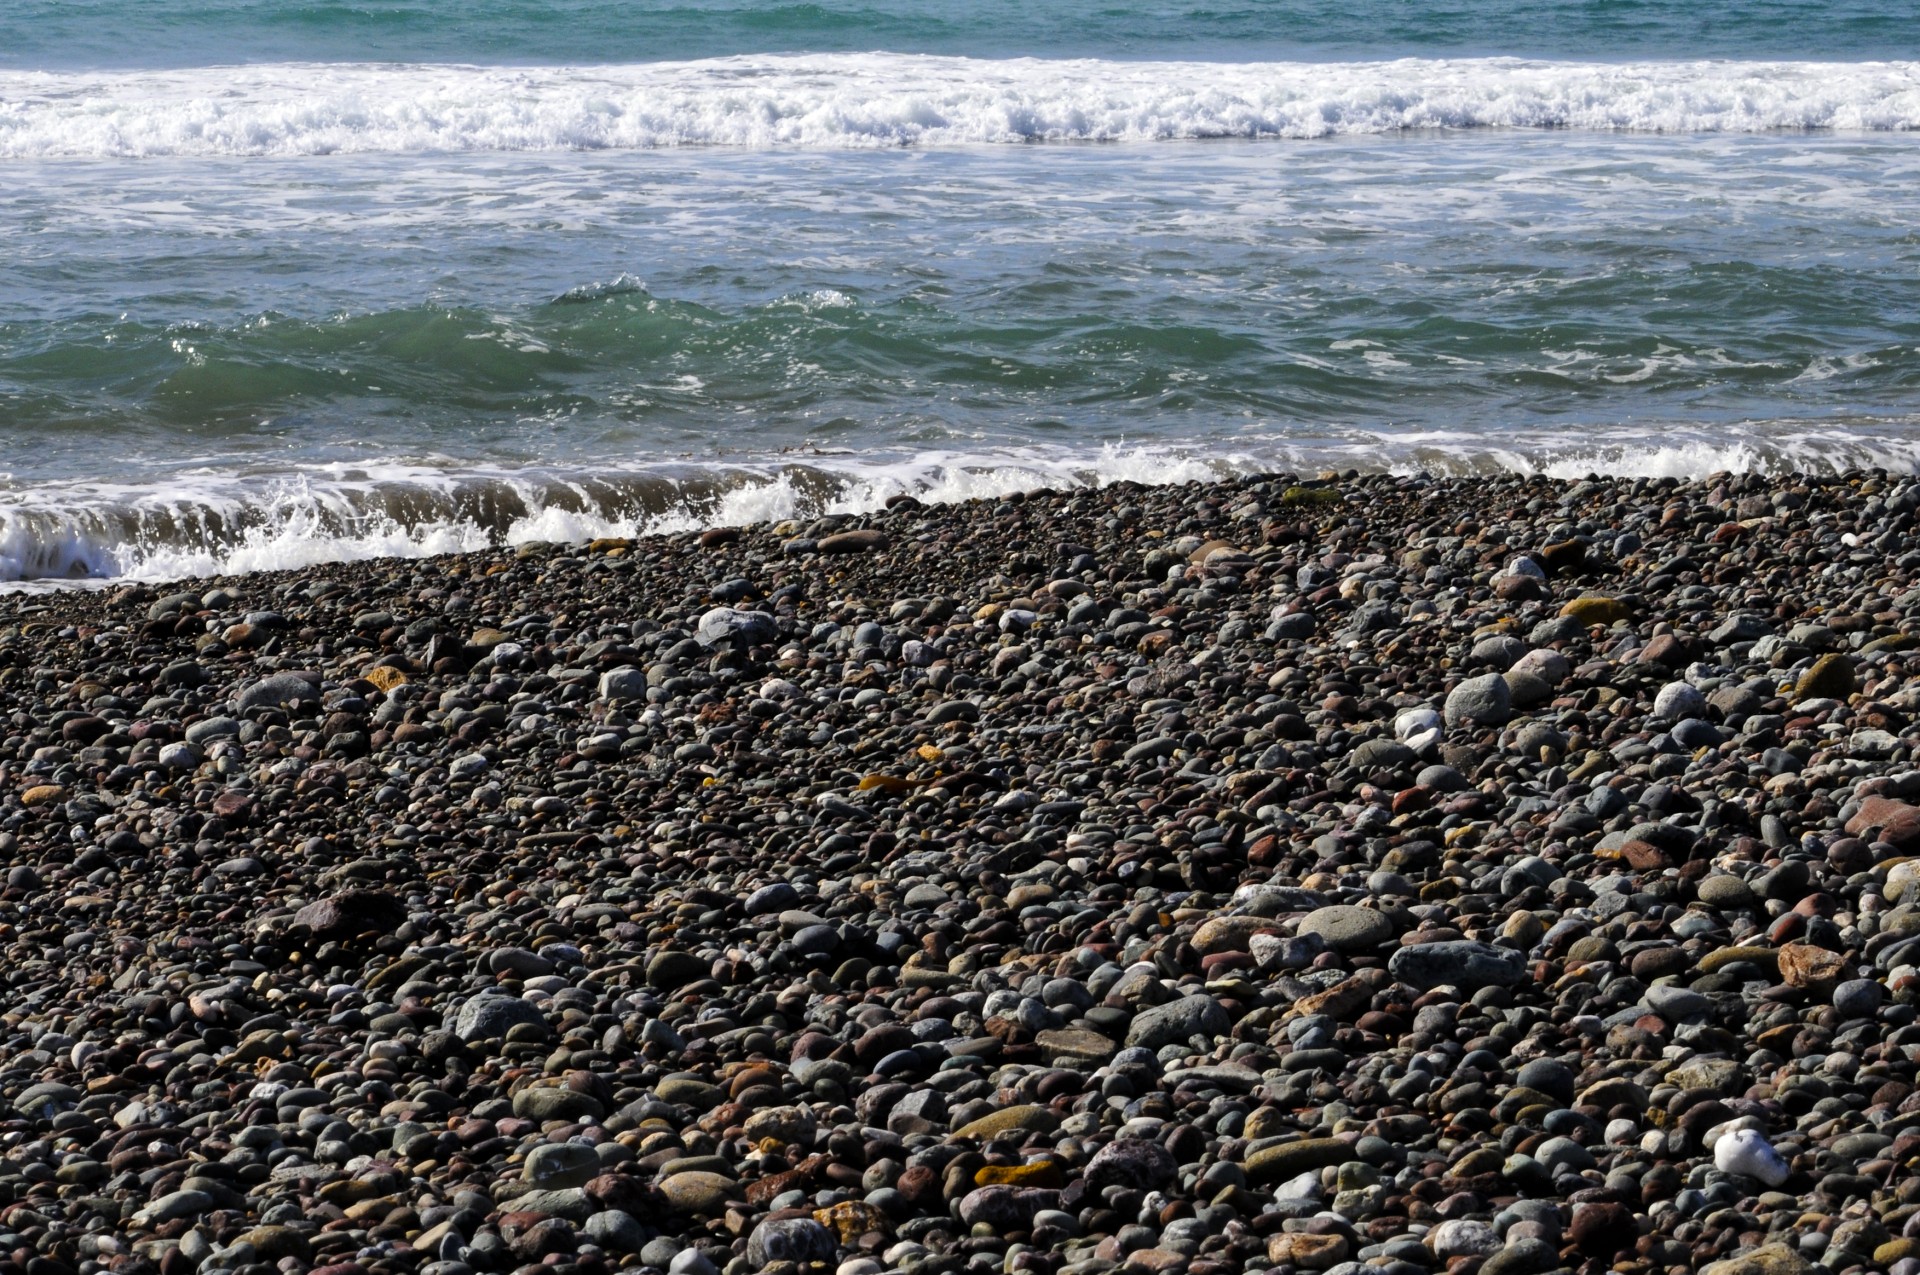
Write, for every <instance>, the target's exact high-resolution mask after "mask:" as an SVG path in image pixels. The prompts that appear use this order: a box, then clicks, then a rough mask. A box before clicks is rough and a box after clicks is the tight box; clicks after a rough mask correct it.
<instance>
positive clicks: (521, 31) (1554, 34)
mask: <svg viewBox="0 0 1920 1275" xmlns="http://www.w3.org/2000/svg"><path fill="white" fill-rule="evenodd" d="M1913 17H1914V15H1913V12H1912V10H1911V8H1910V7H1906V6H1902V5H1899V4H1897V3H1890V2H1888V0H1835V2H1834V3H1817V2H1815V0H1787V2H1786V3H1775V4H1768V5H1764V6H1762V5H1757V4H1754V3H1751V0H1746V2H1735V3H1728V2H1727V0H1706V2H1703V3H1681V2H1678V0H1507V2H1506V3H1467V2H1465V0H1447V2H1442V3H1427V2H1417V0H1371V3H1368V2H1364V0H1363V2H1361V3H1355V4H1351V5H1327V4H1324V3H1318V2H1316V0H1273V2H1268V3H1249V2H1243V3H1238V4H1234V3H1226V4H1121V3H1113V2H1112V0H1058V2H1056V3H1050V4H1031V3H1027V2H1026V0H945V2H943V3H927V2H926V0H878V2H868V3H846V2H845V0H833V2H829V3H820V4H773V3H742V2H741V0H708V2H707V3H658V2H653V3H647V2H645V0H548V2H546V3H527V2H526V0H460V2H458V3H455V2H454V0H367V2H364V3H304V4H303V3H286V2H283V0H184V2H183V3H172V2H171V0H170V2H169V3H166V4H158V3H145V2H140V0H14V3H12V4H10V5H8V6H7V11H6V12H5V13H3V14H0V66H17V67H26V68H48V67H158V66H171V67H185V66H205V65H220V64H228V63H235V62H363V61H399V62H473V63H573V64H578V63H608V62H645V61H655V60H666V59H693V58H714V57H724V56H727V55H730V54H742V53H784V52H807V53H818V52H866V51H871V50H887V51H889V52H895V53H933V54H953V55H960V56H966V57H977V58H1009V57H1044V58H1069V57H1074V58H1205V59H1217V60H1225V61H1234V62H1246V61H1263V60H1274V59H1303V58H1381V57H1435V56H1473V55H1511V56H1520V57H1539V58H1572V59H1596V60H1601V61H1609V60H1618V59H1623V58H1661V59H1665V58H1782V59H1801V58H1807V59H1827V58H1838V59H1843V60H1851V59H1857V58H1864V57H1873V58H1911V57H1914V56H1915V55H1916V53H1920V30H1916V23H1915V22H1914V21H1913Z"/></svg>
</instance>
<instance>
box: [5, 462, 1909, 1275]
mask: <svg viewBox="0 0 1920 1275" xmlns="http://www.w3.org/2000/svg"><path fill="white" fill-rule="evenodd" d="M1916 510H1920V481H1916V480H1915V479H1913V478H1911V477H1902V476H1896V475H1888V474H1885V473H1881V472H1877V471H1863V472H1855V473H1851V474H1844V475H1836V476H1824V475H1823V476H1769V475H1762V474H1735V475H1725V476H1716V477H1715V478H1710V479H1707V480H1704V481H1698V482H1686V481H1681V480H1677V479H1620V480H1605V479H1601V480H1586V481H1560V480H1552V479H1546V478H1522V477H1518V476H1499V475H1495V476H1484V477H1475V478H1471V479H1434V478H1425V477H1404V476H1392V475H1365V476H1362V475H1354V474H1348V475H1344V476H1341V477H1337V478H1336V477H1325V476H1323V477H1321V478H1315V479H1297V478H1292V477H1273V476H1253V477H1246V478H1236V479H1230V480H1225V481H1220V482H1213V483H1189V484H1183V485H1179V486H1161V487H1151V486H1144V485H1139V484H1133V483H1116V484H1112V485H1109V486H1105V487H1100V488H1082V489H1074V490H1067V491H1059V492H1030V493H1025V494H1018V495H1007V496H1002V497H998V498H994V499H989V500H985V501H974V502H967V503H962V504H951V505H937V506H934V505H921V504H920V503H919V502H917V501H915V500H912V499H911V498H908V499H897V500H895V501H893V502H891V503H890V504H889V506H888V507H887V508H886V509H885V510H883V511H880V512H877V513H873V514H865V515H857V516H847V517H843V518H822V519H807V520H802V521H800V522H796V523H787V524H761V525H758V526H754V527H749V528H715V529H708V530H705V531H699V532H685V533H677V534H670V535H665V536H653V537H644V538H641V539H638V540H632V541H599V542H593V543H591V544H568V545H555V544H541V545H524V546H520V547H518V548H508V549H500V550H487V551H480V552H476V553H468V554H459V555H453V556H449V557H442V558H385V559H371V560H363V561H357V562H341V563H329V564H322V565H318V566H312V567H307V568H302V569H299V570H294V571H270V572H260V573H255V574H250V575H245V576H236V577H224V578H211V579H193V580H187V581H182V582H179V583H177V584H175V585H167V586H153V585H146V584H127V585H118V586H112V587H109V588H105V589H88V590H82V591H71V592H47V593H16V594H8V595H4V596H0V707H4V708H5V710H6V711H7V714H8V716H9V717H10V718H11V721H12V726H11V730H10V732H9V734H10V735H11V737H10V738H7V739H5V740H4V742H0V776H4V779H5V782H4V783H0V857H4V858H5V859H6V860H7V862H8V866H7V877H6V888H5V891H4V893H0V939H4V940H5V941H6V942H7V943H8V944H9V950H8V955H7V967H8V970H9V979H10V983H11V987H12V990H13V998H12V1002H11V1004H10V1006H9V1007H8V1010H7V1012H6V1013H5V1015H4V1021H5V1022H6V1023H7V1025H8V1028H9V1032H8V1034H7V1035H6V1037H5V1038H4V1043H0V1097H4V1099H5V1102H6V1105H7V1106H8V1108H9V1109H10V1111H11V1113H12V1116H13V1119H12V1120H11V1122H10V1123H8V1124H7V1125H5V1126H0V1132H11V1133H16V1134H18V1135H19V1137H18V1138H17V1139H16V1140H15V1141H14V1143H13V1144H12V1150H10V1151H9V1153H8V1155H7V1156H6V1158H5V1159H4V1160H0V1203H4V1202H6V1201H9V1200H10V1201H12V1202H13V1204H14V1205H15V1207H14V1208H13V1209H12V1210H11V1211H10V1212H0V1266H5V1264H6V1263H8V1262H11V1264H12V1265H13V1266H16V1267H19V1268H20V1270H21V1272H23V1275H95V1273H96V1272H99V1271H113V1272H115V1275H147V1273H148V1272H157V1275H187V1273H188V1272H197V1273H198V1275H223V1273H224V1275H273V1273H274V1272H276V1271H278V1272H286V1273H287V1275H300V1273H301V1272H308V1271H314V1270H325V1271H326V1272H327V1275H398V1273H399V1272H420V1273H421V1275H484V1273H488V1272H493V1273H498V1275H506V1273H507V1272H514V1271H524V1272H525V1275H535V1272H536V1271H541V1272H545V1271H546V1268H548V1267H552V1268H554V1269H553V1271H552V1272H551V1273H550V1275H606V1273H607V1272H611V1271H612V1270H615V1269H636V1270H656V1269H657V1270H668V1271H670V1272H672V1275H721V1273H724V1275H748V1273H749V1272H757V1271H762V1270H765V1271H770V1272H774V1273H775V1275H798V1272H799V1271H801V1270H803V1269H808V1268H809V1265H810V1264H812V1266H813V1268H814V1269H819V1270H834V1271H837V1272H838V1275H879V1272H881V1271H904V1272H921V1273H923V1275H946V1273H951V1272H960V1271H967V1272H970V1273H977V1275H986V1273H987V1272H989V1271H991V1272H996V1273H997V1272H1003V1271H1004V1272H1007V1273H1008V1275H1012V1273H1013V1272H1034V1273H1035V1275H1104V1273H1105V1272H1108V1271H1125V1272H1127V1273H1128V1275H1147V1273H1149V1272H1157V1271H1163V1270H1173V1269H1185V1270H1189V1271H1192V1272H1194V1273H1195V1275H1225V1273H1226V1272H1237V1271H1242V1270H1271V1269H1276V1268H1277V1269H1281V1270H1286V1271H1293V1270H1329V1269H1331V1270H1335V1271H1341V1272H1346V1273H1347V1275H1359V1273H1360V1272H1361V1271H1363V1270H1369V1268H1377V1269H1379V1270H1381V1271H1390V1272H1392V1275H1417V1273H1418V1272H1425V1271H1441V1270H1445V1271H1447V1272H1448V1273H1449V1275H1475V1273H1476V1272H1479V1271H1484V1272H1486V1275H1534V1273H1536V1272H1546V1271H1550V1270H1557V1269H1563V1268H1564V1269H1570V1270H1579V1271H1582V1272H1590V1273H1591V1275H1599V1272H1602V1271H1607V1270H1618V1271H1625V1272H1647V1273H1649V1275H1651V1273H1652V1272H1656V1271H1665V1272H1674V1271H1692V1270H1699V1269H1702V1268H1705V1269H1707V1270H1709V1271H1714V1272H1716V1275H1748V1273H1749V1272H1759V1271H1762V1270H1764V1271H1767V1272H1769V1273H1771V1272H1774V1271H1800V1270H1803V1269H1807V1267H1806V1265H1805V1264H1806V1263H1808V1262H1810V1261H1816V1260H1817V1261H1818V1262H1819V1263H1820V1265H1819V1267H1818V1268H1817V1269H1822V1270H1827V1271H1832V1272H1835V1273H1836V1275H1838V1273H1839V1272H1842V1271H1846V1270H1849V1269H1854V1268H1859V1269H1863V1270H1864V1269H1872V1270H1883V1271H1889V1272H1890V1273H1891V1275H1914V1272H1916V1271H1920V1240H1914V1239H1909V1238H1905V1236H1906V1234H1907V1232H1908V1231H1909V1230H1910V1229H1911V1230H1912V1231H1914V1232H1915V1233H1920V1200H1916V1199H1915V1198H1914V1197H1913V1193H1912V1192H1911V1191H1908V1190H1905V1189H1904V1188H1902V1187H1900V1186H1898V1185H1897V1184H1898V1183H1900V1182H1902V1181H1904V1180H1905V1178H1904V1177H1903V1176H1902V1171H1903V1170H1905V1169H1907V1168H1909V1167H1910V1165H1911V1162H1912V1159H1913V1157H1914V1155H1915V1153H1916V1152H1920V1136H1917V1135H1920V1109H1914V1108H1916V1107H1917V1104H1915V1103H1914V1102H1912V1101H1910V1099H1912V1098H1913V1095H1914V1084H1915V1079H1914V1074H1915V1066H1914V1062H1913V1061H1912V1059H1911V1057H1910V1052H1911V1047H1912V1046H1913V1045H1914V1044H1915V1043H1920V1028H1916V1014H1915V1009H1914V1006H1915V1003H1916V991H1920V971H1916V969H1915V965H1916V963H1920V938H1916V936H1920V920H1916V919H1915V917H1920V913H1917V912H1915V911H1914V899H1913V898H1911V897H1909V893H1908V891H1909V890H1910V881H1911V880H1912V877H1911V876H1910V875H1909V874H1908V872H1907V871H1906V870H1905V869H1904V867H1903V864H1904V863H1905V862H1906V856H1907V855H1909V854H1913V853H1920V805H1915V804H1909V802H1920V774H1916V772H1915V769H1914V742H1913V735H1912V732H1911V730H1910V727H1909V722H1910V721H1911V720H1913V719H1914V718H1915V717H1916V714H1920V654H1916V653H1915V652H1916V651H1920V587H1917V586H1920V581H1916V578H1915V577H1916V570H1917V569H1920V551H1916V545H1917V543H1920V542H1917V540H1916V535H1915V518H1914V514H1915V511H1916ZM1176 573H1177V574H1176ZM830 626H837V627H830ZM61 1210H65V1211H64V1213H62V1212H61ZM1809 1214H1814V1215H1817V1216H1818V1217H1819V1218H1820V1219H1822V1221H1821V1222H1820V1223H1818V1224H1814V1223H1809V1222H1808V1221H1807V1220H1806V1219H1807V1215H1809ZM56 1216H58V1217H59V1218H61V1219H63V1220H59V1221H56V1220H55V1218H56ZM35 1219H39V1220H35ZM35 1232H37V1234H36V1233H35ZM1809 1234H1817V1235H1819V1236H1821V1237H1822V1239H1821V1240H1819V1241H1812V1242H1810V1241H1809V1240H1808V1239H1806V1238H1804V1237H1805V1236H1807V1235H1809ZM8 1235H11V1236H12V1239H13V1243H12V1244H11V1245H9V1244H8V1243H7V1242H6V1241H7V1237H8ZM23 1249H24V1250H25V1255H24V1256H23V1255H22V1250H23ZM7 1252H11V1253H12V1254H13V1256H12V1257H11V1258H8V1257H6V1256H4V1255H5V1254H6V1253H7ZM33 1262H37V1263H39V1265H38V1266H34V1265H31V1263H33ZM1715 1262H1727V1263H1729V1264H1727V1265H1723V1266H1720V1267H1717V1268H1716V1267H1714V1266H1713V1265H1711V1264H1712V1263H1715ZM1362 1264H1365V1265H1362ZM0 1275H4V1273H3V1272H0ZM1369 1275H1370V1272H1369Z"/></svg>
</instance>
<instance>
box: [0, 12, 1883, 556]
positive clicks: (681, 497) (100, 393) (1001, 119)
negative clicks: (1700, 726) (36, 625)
mask: <svg viewBox="0 0 1920 1275" xmlns="http://www.w3.org/2000/svg"><path fill="white" fill-rule="evenodd" d="M1917 128H1920V22H1915V21H1914V13H1913V10H1912V7H1911V4H1910V3H1900V2H1898V0H1818V2H1814V0H1779V2H1776V3H1771V4H1766V5H1760V4H1754V3H1740V2H1737V0H1471V2H1468V0H1350V3H1347V4H1344V5H1327V4H1324V3H1308V2H1307V0H1204V2H1199V3H1196V2H1193V0H1174V2H1160V0H1044V2H1042V3H1035V2H1034V0H964V2H963V0H818V2H816V3H798V4H793V3H775V2H772V0H164V2H161V0H9V2H8V3H7V4H6V5H5V6H0V580H4V581H7V582H11V583H12V584H13V585H14V586H15V587H18V586H19V585H21V584H26V585H35V584H38V585H41V586H44V585H45V584H47V583H48V582H61V583H70V582H75V581H96V582H97V581H109V580H116V579H124V578H127V577H141V578H172V577H180V576H191V575H204V574H213V573H226V572H239V571H250V570H257V569H267V568H291V567H301V566H305V565H310V564H313V563H318V562H324V561H332V560H343V559H355V558H368V557H378V556H409V555H413V556H417V555H424V554H431V553H439V552H448V551H457V550H467V549H475V548H481V547H486V546H497V545H512V544H517V543H523V542H528V541H537V540H557V539H569V538H581V537H589V536H605V535H627V534H634V533H638V532H644V531H647V530H653V529H673V528H679V527H686V526H694V525H712V524H723V523H742V522H747V521H751V520H757V519H767V518H783V517H809V516H813V515H815V514H817V513H819V512H846V511H859V510H862V509H868V508H873V507H876V506H878V505H881V504H882V503H884V502H885V501H886V500H888V499H889V498H891V497H893V496H896V495H898V494H901V493H908V494H912V495H915V496H917V497H919V498H920V499H922V500H925V501H930V502H931V501H944V500H957V499H964V498H969V497H977V496H989V497H990V496H995V495H999V494H1005V493H1009V492H1013V491H1018V490H1030V489H1036V488H1043V487H1047V488H1064V487H1071V486H1075V485H1096V486H1097V485H1100V484H1106V483H1111V482H1115V481H1120V480H1134V481H1146V482H1169V481H1183V480H1188V479H1204V478H1207V477H1211V476H1220V475H1229V474H1234V473H1242V472H1248V471H1256V470H1257V471H1274V470H1294V471H1303V472H1306V471H1319V470H1323V469H1335V470H1344V469H1349V468H1353V469H1363V470H1381V469H1386V470H1394V471H1415V470H1426V471H1432V472H1437V473H1447V474H1471V473H1480V472H1496V471H1517V472H1522V473H1538V474H1547V475H1557V476H1576V475H1582V474H1587V473H1603V474H1636V475H1640V474H1644V475H1702V474H1706V473H1710V472H1713V471H1716V470H1726V469H1735V470H1766V471H1807V472H1820V471H1831V470H1835V469H1839V468H1846V467H1855V466H1882V467H1886V468H1890V469H1898V470H1912V469H1914V468H1915V467H1916V463H1917V462H1920V132H1916V129H1917Z"/></svg>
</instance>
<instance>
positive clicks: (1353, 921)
mask: <svg viewBox="0 0 1920 1275" xmlns="http://www.w3.org/2000/svg"><path fill="white" fill-rule="evenodd" d="M1297 932H1298V933H1300V934H1317V935H1319V936H1320V937H1321V938H1322V939H1324V940H1326V944H1327V946H1328V947H1330V948H1332V949H1333V950H1334V951H1336V952H1370V951H1372V950H1373V949H1375V948H1377V947H1379V946H1380V945H1381V944H1383V943H1385V942H1387V941H1388V940H1389V939H1391V938H1392V937H1393V922H1391V921H1389V920H1388V919H1387V918H1386V917H1385V916H1382V915H1381V914H1380V913H1379V912H1376V911H1374V910H1373V909H1372V908H1361V907H1353V906H1350V905H1346V904H1335V905H1333V906H1331V907H1324V908H1316V909H1315V910H1314V911H1312V912H1309V913H1307V915H1306V917H1305V918H1304V919H1303V920H1302V921H1301V922H1300V924H1299V927H1298V931H1297Z"/></svg>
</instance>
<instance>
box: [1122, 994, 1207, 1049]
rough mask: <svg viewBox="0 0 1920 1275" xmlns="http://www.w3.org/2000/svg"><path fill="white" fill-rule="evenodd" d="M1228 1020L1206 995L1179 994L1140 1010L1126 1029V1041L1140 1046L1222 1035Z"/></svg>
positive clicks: (1169, 1043) (1154, 1046) (1154, 1045)
mask: <svg viewBox="0 0 1920 1275" xmlns="http://www.w3.org/2000/svg"><path fill="white" fill-rule="evenodd" d="M1231 1026H1232V1023H1231V1022H1230V1021H1229V1020H1228V1018H1227V1013H1226V1011H1225V1010H1223V1009H1221V1008H1220V1005H1219V1003H1218V1002H1217V1001H1215V1000H1214V999H1213V998H1212V997H1210V996H1204V995H1202V996H1182V997H1180V998H1179V999H1177V1000H1173V1001H1169V1002H1168V1003H1167V1004H1165V1005H1156V1006H1154V1007H1153V1008H1151V1009H1144V1010H1141V1011H1140V1012H1139V1013H1138V1014H1135V1015H1134V1017H1133V1024H1132V1026H1130V1027H1129V1028H1128V1029H1127V1044H1128V1045H1133V1046H1138V1047H1140V1048H1142V1049H1158V1048H1160V1047H1161V1046H1162V1045H1173V1044H1185V1043H1186V1042H1187V1041H1188V1040H1190V1039H1191V1038H1193V1037H1194V1036H1209V1037H1212V1036H1224V1035H1226V1033H1227V1030H1228V1029H1229V1028H1230V1027H1231Z"/></svg>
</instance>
